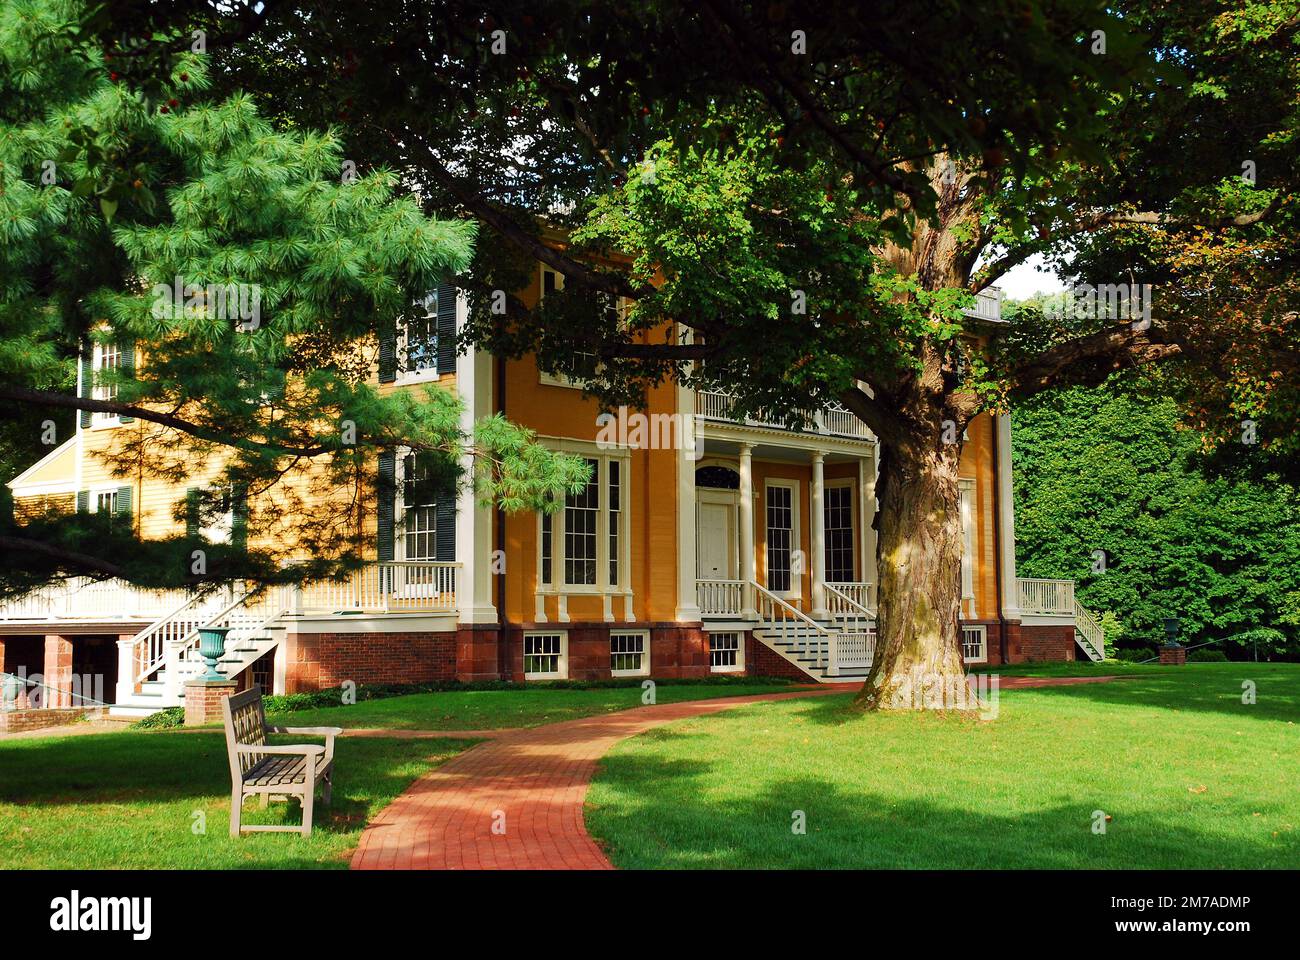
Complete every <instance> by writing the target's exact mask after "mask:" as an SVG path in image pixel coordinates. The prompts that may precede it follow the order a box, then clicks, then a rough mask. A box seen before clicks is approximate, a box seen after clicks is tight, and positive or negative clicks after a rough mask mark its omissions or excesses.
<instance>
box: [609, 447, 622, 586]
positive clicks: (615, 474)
mask: <svg viewBox="0 0 1300 960" xmlns="http://www.w3.org/2000/svg"><path fill="white" fill-rule="evenodd" d="M620 466H621V464H620V463H619V462H618V461H617V460H611V461H609V468H608V469H609V582H610V583H618V537H619V528H620V527H621V525H622V523H623V516H622V513H621V510H622V490H621V489H620V486H621V485H620V473H619V468H620Z"/></svg>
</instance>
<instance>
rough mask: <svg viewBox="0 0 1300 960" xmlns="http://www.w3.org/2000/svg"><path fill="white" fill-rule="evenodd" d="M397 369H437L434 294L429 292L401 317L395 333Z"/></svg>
mask: <svg viewBox="0 0 1300 960" xmlns="http://www.w3.org/2000/svg"><path fill="white" fill-rule="evenodd" d="M397 362H398V369H399V370H400V371H401V372H402V373H406V374H419V373H436V372H437V370H438V295H437V293H436V292H435V293H431V294H429V296H427V297H425V298H424V299H423V300H421V301H420V302H419V303H417V304H415V306H414V307H413V308H412V310H411V312H410V313H409V314H407V315H406V316H405V317H403V318H402V321H401V323H400V324H399V325H398V334H397Z"/></svg>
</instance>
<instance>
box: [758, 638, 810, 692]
mask: <svg viewBox="0 0 1300 960" xmlns="http://www.w3.org/2000/svg"><path fill="white" fill-rule="evenodd" d="M745 673H746V674H747V675H748V676H751V677H784V678H785V679H787V680H797V681H799V682H800V683H816V682H817V678H816V677H813V676H810V675H809V674H807V673H805V672H804V671H803V670H801V669H799V668H798V667H796V666H795V665H794V664H793V663H791V662H790V661H789V660H787V659H786V658H785V657H783V656H781V654H779V653H777V652H776V651H775V650H773V649H772V648H771V647H769V646H768V645H767V644H765V643H764V642H763V641H762V640H756V639H755V638H754V635H753V634H752V633H746V634H745Z"/></svg>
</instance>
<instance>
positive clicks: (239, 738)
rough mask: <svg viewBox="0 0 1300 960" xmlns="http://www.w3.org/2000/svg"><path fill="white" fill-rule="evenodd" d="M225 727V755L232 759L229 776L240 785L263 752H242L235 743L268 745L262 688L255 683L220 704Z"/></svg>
mask: <svg viewBox="0 0 1300 960" xmlns="http://www.w3.org/2000/svg"><path fill="white" fill-rule="evenodd" d="M221 714H222V718H223V719H224V720H225V724H226V753H227V754H228V755H229V757H230V775H231V776H232V777H234V778H235V782H236V783H238V782H239V781H240V780H242V779H243V776H244V774H245V773H247V772H248V768H249V767H251V766H253V764H255V763H257V762H259V761H260V760H261V759H262V754H260V753H241V752H240V751H238V750H236V749H235V745H236V744H243V745H245V746H254V745H257V744H264V743H266V713H265V711H264V710H263V709H262V688H261V687H260V686H259V685H257V684H253V686H251V687H250V688H249V689H247V690H245V691H244V692H243V693H237V694H235V695H234V696H232V697H227V698H226V699H225V700H224V701H222V704H221Z"/></svg>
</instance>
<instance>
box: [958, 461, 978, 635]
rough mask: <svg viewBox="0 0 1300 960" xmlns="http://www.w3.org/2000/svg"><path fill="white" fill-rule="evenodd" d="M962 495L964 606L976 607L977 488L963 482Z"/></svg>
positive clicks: (962, 581)
mask: <svg viewBox="0 0 1300 960" xmlns="http://www.w3.org/2000/svg"><path fill="white" fill-rule="evenodd" d="M960 494H961V597H962V606H963V607H966V606H967V605H969V607H970V614H971V615H972V616H973V615H974V612H975V610H974V607H975V486H974V484H972V483H971V482H970V481H963V482H962V484H961V489H960Z"/></svg>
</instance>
